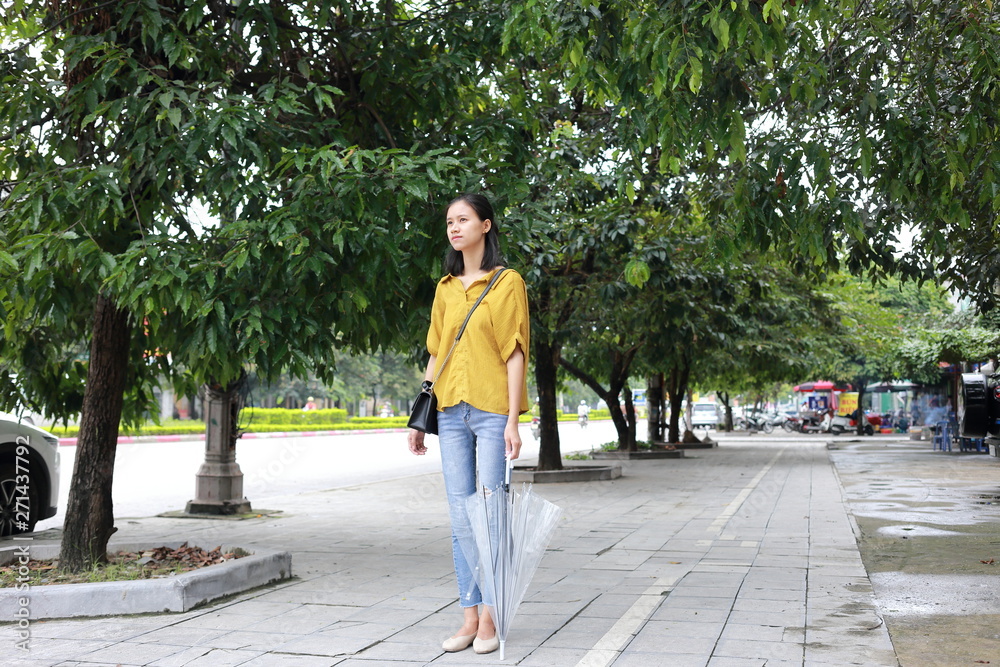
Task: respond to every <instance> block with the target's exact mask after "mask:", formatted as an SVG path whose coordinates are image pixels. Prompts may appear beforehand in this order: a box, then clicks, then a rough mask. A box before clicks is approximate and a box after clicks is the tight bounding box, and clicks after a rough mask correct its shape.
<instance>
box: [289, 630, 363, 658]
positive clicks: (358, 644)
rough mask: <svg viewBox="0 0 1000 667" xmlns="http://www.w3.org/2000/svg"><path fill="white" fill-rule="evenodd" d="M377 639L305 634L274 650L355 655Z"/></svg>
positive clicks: (327, 654)
mask: <svg viewBox="0 0 1000 667" xmlns="http://www.w3.org/2000/svg"><path fill="white" fill-rule="evenodd" d="M378 641H381V640H377V639H370V638H363V637H344V636H331V635H328V634H324V633H314V634H311V635H304V636H302V637H299V638H297V639H293V640H292V641H289V642H285V643H284V644H278V645H277V646H275V647H274V648H273V649H272V650H273V651H275V652H277V653H297V654H305V655H320V656H330V657H334V656H343V655H353V654H355V653H358V652H359V651H362V650H364V649H366V648H368V647H369V646H372V645H374V644H376V643H377V642H378Z"/></svg>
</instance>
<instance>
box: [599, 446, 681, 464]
mask: <svg viewBox="0 0 1000 667" xmlns="http://www.w3.org/2000/svg"><path fill="white" fill-rule="evenodd" d="M590 457H591V458H593V459H595V460H617V461H645V460H647V459H682V458H684V450H683V449H661V450H659V451H655V450H654V451H650V450H640V451H637V452H621V451H616V450H611V451H608V452H594V453H593V454H591V455H590Z"/></svg>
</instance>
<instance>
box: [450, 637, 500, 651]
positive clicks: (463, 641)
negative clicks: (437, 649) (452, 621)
mask: <svg viewBox="0 0 1000 667" xmlns="http://www.w3.org/2000/svg"><path fill="white" fill-rule="evenodd" d="M475 639H476V635H459V636H457V637H450V638H448V639H445V640H444V643H442V644H441V648H443V649H444V650H445V651H447V652H448V653H456V652H458V651H464V650H465V649H467V648H469V644H472V643H473V642H474V641H475ZM499 645H500V643H499V642H497V646H499Z"/></svg>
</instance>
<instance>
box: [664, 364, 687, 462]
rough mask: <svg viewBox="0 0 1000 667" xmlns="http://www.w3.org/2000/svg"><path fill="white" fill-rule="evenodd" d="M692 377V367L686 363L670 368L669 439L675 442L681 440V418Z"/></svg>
mask: <svg viewBox="0 0 1000 667" xmlns="http://www.w3.org/2000/svg"><path fill="white" fill-rule="evenodd" d="M690 377H691V367H690V366H688V365H687V364H686V363H684V364H683V365H682V366H681V367H680V368H678V367H677V366H674V367H673V368H672V369H671V370H670V384H669V385H668V387H667V391H668V393H669V396H670V426H669V430H668V434H667V435H668V440H667V441H668V442H670V443H673V444H676V443H678V442H680V441H681V432H680V420H681V413H682V412H683V411H684V394H686V393H687V386H688V379H689V378H690Z"/></svg>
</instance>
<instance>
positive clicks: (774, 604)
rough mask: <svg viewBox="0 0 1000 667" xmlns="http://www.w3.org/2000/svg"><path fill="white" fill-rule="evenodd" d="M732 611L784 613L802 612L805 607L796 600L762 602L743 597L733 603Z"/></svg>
mask: <svg viewBox="0 0 1000 667" xmlns="http://www.w3.org/2000/svg"><path fill="white" fill-rule="evenodd" d="M733 610H734V611H752V612H778V613H781V612H786V611H800V610H801V611H804V610H805V605H804V604H803V603H800V602H799V601H798V600H794V601H792V600H762V599H759V598H758V599H752V598H751V599H748V598H744V597H742V596H741V597H739V598H737V599H736V601H735V602H733Z"/></svg>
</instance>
